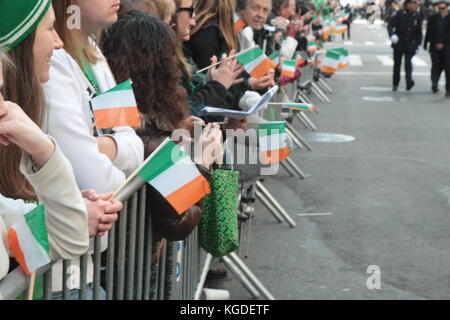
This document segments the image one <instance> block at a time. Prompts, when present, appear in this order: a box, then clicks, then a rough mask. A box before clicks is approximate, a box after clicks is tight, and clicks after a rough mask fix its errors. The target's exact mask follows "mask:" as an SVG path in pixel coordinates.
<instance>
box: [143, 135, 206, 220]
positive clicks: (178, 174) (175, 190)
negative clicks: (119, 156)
mask: <svg viewBox="0 0 450 320" xmlns="http://www.w3.org/2000/svg"><path fill="white" fill-rule="evenodd" d="M138 176H139V177H141V178H142V179H144V180H145V181H147V182H148V183H149V184H150V185H151V186H153V187H154V188H155V189H156V190H158V192H159V193H160V194H161V195H162V196H163V197H164V198H166V200H167V201H168V202H169V203H170V204H171V205H172V207H173V208H174V209H175V210H176V211H177V212H178V214H182V213H184V212H185V211H186V210H188V209H189V208H190V207H192V206H193V205H194V204H196V203H197V202H198V201H199V200H201V199H202V198H203V197H204V196H205V195H206V194H208V193H210V192H211V190H210V188H209V183H208V181H207V180H206V179H205V178H204V177H203V175H202V174H201V173H200V171H199V170H198V169H197V166H196V165H195V164H194V162H193V161H192V160H191V158H190V157H189V155H188V154H187V153H186V152H185V151H184V150H183V149H182V148H181V147H179V146H178V145H177V144H175V143H174V142H173V141H170V140H169V139H167V140H166V141H165V142H163V143H162V144H161V145H160V146H159V147H158V149H157V150H155V152H154V153H153V154H152V155H150V157H149V158H148V159H147V161H146V164H145V165H144V166H143V168H142V169H141V170H140V171H139V172H138Z"/></svg>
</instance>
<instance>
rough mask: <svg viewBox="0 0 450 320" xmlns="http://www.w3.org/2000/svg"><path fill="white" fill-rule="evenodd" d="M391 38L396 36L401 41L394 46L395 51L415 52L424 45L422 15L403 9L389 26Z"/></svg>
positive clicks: (392, 19)
mask: <svg viewBox="0 0 450 320" xmlns="http://www.w3.org/2000/svg"><path fill="white" fill-rule="evenodd" d="M388 33H389V37H391V36H392V35H394V34H396V35H397V36H398V38H399V41H398V42H397V43H396V44H392V48H394V50H399V51H404V52H415V51H416V50H417V48H418V47H419V45H420V44H421V43H422V15H421V14H420V13H418V12H412V11H409V10H406V9H401V10H399V11H397V13H396V14H395V15H394V16H393V17H392V18H391V20H390V21H389V24H388Z"/></svg>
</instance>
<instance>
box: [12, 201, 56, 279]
mask: <svg viewBox="0 0 450 320" xmlns="http://www.w3.org/2000/svg"><path fill="white" fill-rule="evenodd" d="M8 245H9V250H10V251H11V253H12V254H13V256H14V258H15V259H16V261H17V262H18V263H19V264H20V266H21V268H22V270H23V271H24V273H25V274H26V275H27V276H30V275H31V274H32V273H33V272H35V271H36V270H37V269H39V268H40V267H42V266H45V265H46V264H48V263H50V256H49V252H50V245H49V242H48V234H47V227H46V224H45V210H44V205H43V204H40V205H38V206H37V207H36V208H34V209H33V210H32V211H30V212H29V213H27V214H25V215H23V216H21V217H20V218H19V219H18V220H17V221H16V222H15V223H14V224H13V225H12V226H11V227H10V228H9V230H8Z"/></svg>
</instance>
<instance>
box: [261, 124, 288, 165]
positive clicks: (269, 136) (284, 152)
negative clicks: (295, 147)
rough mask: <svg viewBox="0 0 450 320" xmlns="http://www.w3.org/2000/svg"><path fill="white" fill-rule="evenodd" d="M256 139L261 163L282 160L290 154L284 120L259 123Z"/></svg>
mask: <svg viewBox="0 0 450 320" xmlns="http://www.w3.org/2000/svg"><path fill="white" fill-rule="evenodd" d="M258 140H259V150H260V156H261V162H262V163H263V164H271V163H275V162H279V161H282V160H284V159H286V158H287V157H288V156H289V154H290V151H289V148H288V146H287V144H286V123H285V122H284V121H275V122H267V123H260V124H259V128H258Z"/></svg>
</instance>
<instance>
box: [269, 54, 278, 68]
mask: <svg viewBox="0 0 450 320" xmlns="http://www.w3.org/2000/svg"><path fill="white" fill-rule="evenodd" d="M269 58H270V60H272V62H273V63H275V64H276V65H279V64H280V52H279V51H275V52H273V53H272V54H271V55H269Z"/></svg>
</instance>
